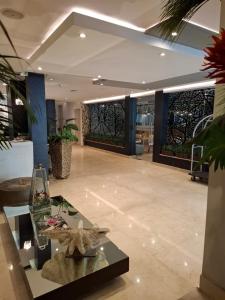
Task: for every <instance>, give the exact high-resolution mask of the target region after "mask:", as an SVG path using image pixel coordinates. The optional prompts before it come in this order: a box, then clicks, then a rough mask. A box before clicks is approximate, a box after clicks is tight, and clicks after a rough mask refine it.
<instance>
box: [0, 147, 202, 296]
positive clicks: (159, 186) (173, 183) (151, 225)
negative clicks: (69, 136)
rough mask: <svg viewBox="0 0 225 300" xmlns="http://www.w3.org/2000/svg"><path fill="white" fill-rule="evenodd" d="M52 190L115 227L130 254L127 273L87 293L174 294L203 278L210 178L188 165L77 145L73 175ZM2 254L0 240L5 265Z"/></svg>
mask: <svg viewBox="0 0 225 300" xmlns="http://www.w3.org/2000/svg"><path fill="white" fill-rule="evenodd" d="M50 191H51V195H52V196H53V195H59V194H61V195H63V196H64V197H65V198H66V199H68V200H69V201H70V202H71V203H72V204H73V205H74V206H75V207H76V208H77V209H78V210H80V211H81V212H82V213H83V214H84V215H86V216H87V218H89V219H90V220H91V221H92V222H93V223H96V224H98V225H99V226H103V227H108V228H110V233H109V237H110V238H111V239H112V241H113V242H115V243H116V244H117V245H118V246H119V247H120V248H121V249H122V250H123V251H124V252H126V253H127V254H128V255H129V257H130V271H129V273H127V274H125V275H124V276H122V277H121V278H118V279H116V280H113V281H112V282H109V283H108V284H105V285H104V286H102V288H101V289H98V290H96V291H94V292H93V293H91V294H88V295H86V296H85V297H82V299H85V300H95V299H96V300H97V299H98V300H99V299H110V300H126V299H129V300H136V299H142V300H148V299H151V300H170V299H171V300H175V299H179V298H181V297H182V296H183V295H185V294H187V293H188V292H189V291H190V290H191V289H192V288H194V287H195V286H198V281H199V276H200V273H201V265H202V253H203V243H204V226H205V215H206V202H207V186H206V185H202V184H199V183H196V182H192V181H191V180H190V177H189V176H188V172H187V171H184V170H180V169H177V168H173V167H169V166H165V165H160V164H156V163H151V162H148V161H146V160H139V159H135V158H133V157H125V156H122V155H117V154H113V153H110V152H106V151H102V150H97V149H94V148H89V147H83V148H82V147H79V146H74V148H73V157H72V168H71V175H70V177H69V178H68V179H66V180H55V179H53V178H51V179H50ZM3 254H4V250H3V248H0V264H1V265H4V263H5V264H6V262H5V258H4V255H3ZM7 282H8V283H7V284H9V283H10V280H8V281H7ZM11 289H13V287H12V286H11ZM0 291H1V287H0ZM12 293H13V292H12ZM0 295H1V292H0ZM0 299H1V298H0ZM8 299H12V300H14V299H16V298H13V295H12V296H9V298H8Z"/></svg>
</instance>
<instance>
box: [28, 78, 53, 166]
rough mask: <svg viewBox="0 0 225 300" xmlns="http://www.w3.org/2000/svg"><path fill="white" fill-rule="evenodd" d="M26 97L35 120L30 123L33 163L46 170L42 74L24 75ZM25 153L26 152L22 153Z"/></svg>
mask: <svg viewBox="0 0 225 300" xmlns="http://www.w3.org/2000/svg"><path fill="white" fill-rule="evenodd" d="M26 90H27V99H28V101H29V102H30V105H31V108H32V110H33V112H34V114H35V116H36V119H37V122H36V123H32V124H30V134H31V139H32V141H33V147H34V165H38V164H40V163H41V164H42V165H43V167H45V168H46V171H48V146H47V116H46V101H45V78H44V75H43V74H36V73H28V76H27V77H26ZM24 155H26V154H24Z"/></svg>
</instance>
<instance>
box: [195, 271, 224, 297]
mask: <svg viewBox="0 0 225 300" xmlns="http://www.w3.org/2000/svg"><path fill="white" fill-rule="evenodd" d="M200 290H201V291H202V292H203V293H204V294H206V295H207V296H208V297H209V298H210V299H212V300H225V290H224V289H221V288H220V287H219V286H217V285H215V284H214V283H213V282H212V281H210V280H209V279H207V278H206V277H204V276H203V275H201V276H200Z"/></svg>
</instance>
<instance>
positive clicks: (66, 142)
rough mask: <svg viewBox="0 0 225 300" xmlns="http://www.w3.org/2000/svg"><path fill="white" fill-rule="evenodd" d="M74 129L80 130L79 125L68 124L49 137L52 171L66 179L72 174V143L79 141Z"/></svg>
mask: <svg viewBox="0 0 225 300" xmlns="http://www.w3.org/2000/svg"><path fill="white" fill-rule="evenodd" d="M74 130H78V127H77V125H75V124H66V125H65V126H63V128H62V129H61V130H60V131H59V133H57V134H56V135H53V136H51V137H50V138H49V152H50V155H51V161H52V173H53V176H54V177H55V178H57V179H64V178H67V177H68V176H69V175H70V167H71V156H72V144H73V142H75V141H78V138H77V136H76V135H75V134H74V133H73V131H74Z"/></svg>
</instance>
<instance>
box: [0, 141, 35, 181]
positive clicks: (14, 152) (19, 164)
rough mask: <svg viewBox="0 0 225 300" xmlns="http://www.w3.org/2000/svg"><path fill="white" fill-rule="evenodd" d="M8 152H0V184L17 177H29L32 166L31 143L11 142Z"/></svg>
mask: <svg viewBox="0 0 225 300" xmlns="http://www.w3.org/2000/svg"><path fill="white" fill-rule="evenodd" d="M11 144H12V147H11V148H10V149H9V150H0V182H1V181H4V180H8V179H12V178H17V177H31V176H32V171H33V165H34V159H33V143H32V142H31V141H13V142H11Z"/></svg>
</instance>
